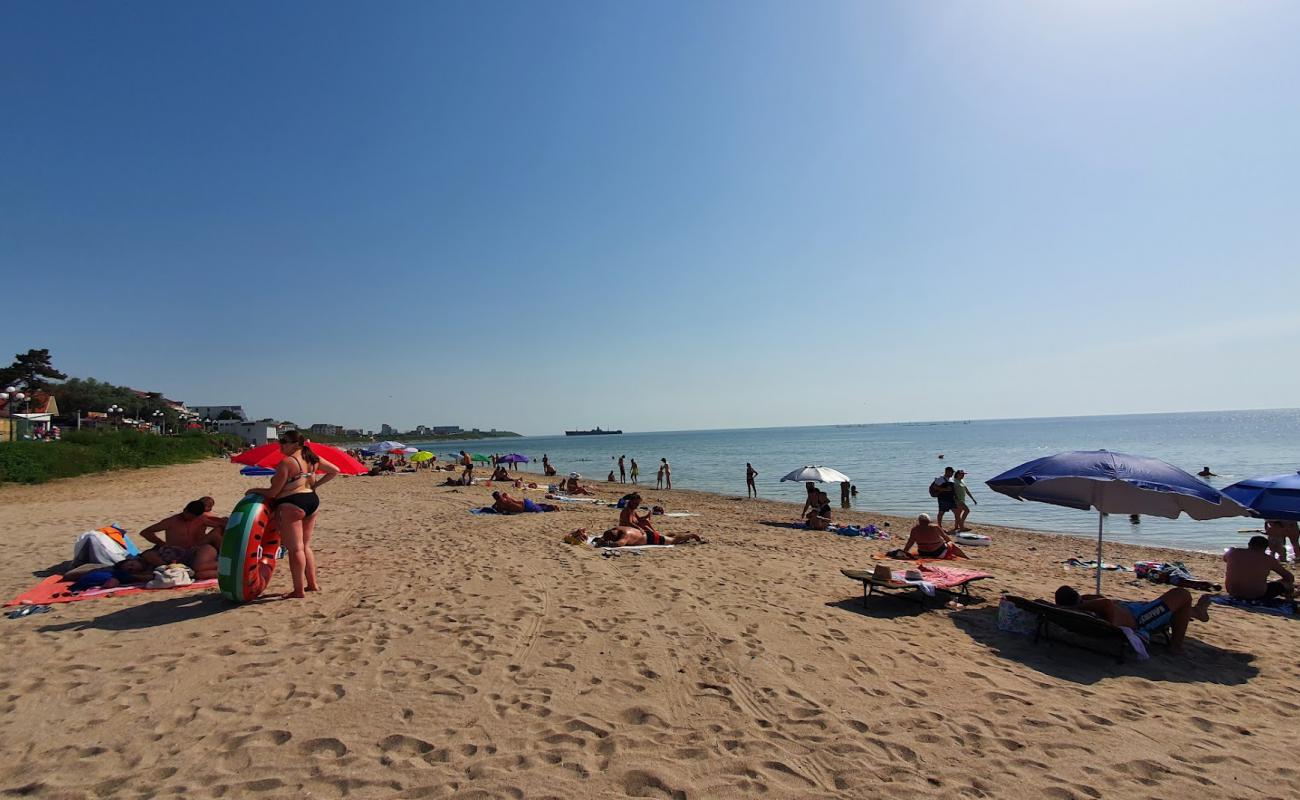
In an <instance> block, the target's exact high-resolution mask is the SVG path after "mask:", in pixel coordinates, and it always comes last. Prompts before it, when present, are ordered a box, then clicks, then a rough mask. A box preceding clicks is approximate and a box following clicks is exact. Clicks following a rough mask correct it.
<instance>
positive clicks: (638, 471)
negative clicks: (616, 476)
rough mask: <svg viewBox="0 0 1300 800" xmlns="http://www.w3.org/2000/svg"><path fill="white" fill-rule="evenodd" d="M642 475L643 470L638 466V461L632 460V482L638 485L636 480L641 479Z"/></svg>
mask: <svg viewBox="0 0 1300 800" xmlns="http://www.w3.org/2000/svg"><path fill="white" fill-rule="evenodd" d="M640 475H641V468H640V467H638V466H637V465H636V459H635V458H634V459H632V482H633V483H636V479H637V478H638V477H640Z"/></svg>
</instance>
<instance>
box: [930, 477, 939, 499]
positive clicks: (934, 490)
mask: <svg viewBox="0 0 1300 800" xmlns="http://www.w3.org/2000/svg"><path fill="white" fill-rule="evenodd" d="M930 496H931V497H938V496H939V484H937V483H935V482H934V481H930Z"/></svg>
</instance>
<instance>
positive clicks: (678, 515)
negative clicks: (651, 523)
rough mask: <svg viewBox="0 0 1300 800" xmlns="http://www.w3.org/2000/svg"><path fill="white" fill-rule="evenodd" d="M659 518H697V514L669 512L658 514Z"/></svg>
mask: <svg viewBox="0 0 1300 800" xmlns="http://www.w3.org/2000/svg"><path fill="white" fill-rule="evenodd" d="M659 516H662V517H698V516H699V514H694V513H692V512H690V511H669V512H668V513H667V514H660V515H659Z"/></svg>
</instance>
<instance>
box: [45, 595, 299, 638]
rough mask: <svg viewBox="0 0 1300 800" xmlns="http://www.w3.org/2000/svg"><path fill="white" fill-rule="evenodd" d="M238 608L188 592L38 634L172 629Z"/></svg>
mask: <svg viewBox="0 0 1300 800" xmlns="http://www.w3.org/2000/svg"><path fill="white" fill-rule="evenodd" d="M275 600H276V598H268V599H266V600H265V601H263V600H261V599H259V600H258V601H257V602H259V603H260V602H275ZM91 602H95V601H91ZM235 608H238V606H236V605H235V604H234V603H232V602H230V601H229V600H227V599H226V598H224V597H222V596H221V595H220V594H218V593H217V592H187V593H184V594H183V595H182V596H179V597H170V598H168V599H166V600H155V601H153V602H151V603H141V604H140V605H135V606H130V607H128V608H121V609H118V610H116V611H112V612H109V613H108V614H104V615H102V616H99V617H94V618H93V619H84V620H75V621H71V622H61V623H58V624H54V625H42V626H41V627H40V628H38V629H37V630H39V631H40V632H41V633H61V632H64V631H84V630H92V629H99V630H104V631H133V630H140V629H142V628H157V627H161V626H163V625H171V624H172V623H174V622H187V621H189V620H195V619H202V618H204V617H210V616H212V615H214V614H220V613H222V612H223V611H230V610H233V609H235Z"/></svg>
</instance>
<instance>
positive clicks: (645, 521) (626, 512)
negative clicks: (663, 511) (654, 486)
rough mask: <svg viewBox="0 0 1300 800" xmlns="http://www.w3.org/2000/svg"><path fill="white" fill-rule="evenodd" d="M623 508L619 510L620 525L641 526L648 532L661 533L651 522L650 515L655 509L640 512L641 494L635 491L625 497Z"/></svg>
mask: <svg viewBox="0 0 1300 800" xmlns="http://www.w3.org/2000/svg"><path fill="white" fill-rule="evenodd" d="M624 500H625V502H624V503H623V509H622V510H621V511H619V512H618V524H619V526H620V527H632V528H640V529H641V530H643V531H645V532H646V533H650V534H654V535H656V536H658V535H659V532H658V531H656V530H655V526H654V525H651V524H650V517H651V515H652V514H653V513H654V512H653V511H647V512H645V513H644V514H638V513H637V512H638V511H639V510H640V509H641V495H639V494H637V493H635V492H633V493H632V494H630V495H628V496H627V497H626V498H624Z"/></svg>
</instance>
